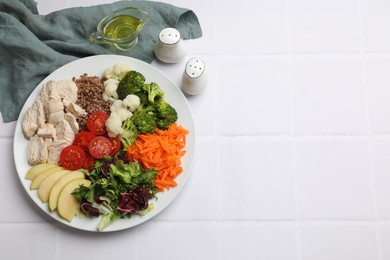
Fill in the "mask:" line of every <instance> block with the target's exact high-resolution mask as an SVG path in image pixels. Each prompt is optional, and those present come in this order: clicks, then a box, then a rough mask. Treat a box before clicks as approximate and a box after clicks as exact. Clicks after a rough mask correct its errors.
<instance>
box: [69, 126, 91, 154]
mask: <svg viewBox="0 0 390 260" xmlns="http://www.w3.org/2000/svg"><path fill="white" fill-rule="evenodd" d="M95 137H96V135H94V134H93V133H91V132H88V131H82V132H80V133H78V134H77V135H76V137H75V138H74V141H73V144H74V145H77V146H79V147H81V148H82V149H83V150H84V151H88V145H89V142H90V141H91V140H92V139H93V138H95Z"/></svg>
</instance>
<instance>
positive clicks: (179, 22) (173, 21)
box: [0, 0, 202, 122]
mask: <svg viewBox="0 0 390 260" xmlns="http://www.w3.org/2000/svg"><path fill="white" fill-rule="evenodd" d="M128 6H132V7H138V8H140V9H143V10H145V11H147V12H148V13H149V14H150V16H151V19H150V21H149V22H148V24H147V25H145V27H144V29H143V31H142V32H141V34H140V36H139V42H138V44H137V45H136V47H135V48H133V49H132V50H131V51H127V52H113V51H111V50H109V49H107V48H105V47H104V46H102V45H97V44H92V43H90V42H89V35H90V33H92V32H94V31H95V30H96V25H97V24H98V22H99V21H100V20H101V19H102V18H103V17H104V16H105V15H106V14H107V13H109V12H111V11H114V10H116V9H120V8H123V7H128ZM166 27H174V28H176V29H178V30H179V31H180V34H181V36H182V38H183V39H194V38H198V37H201V36H202V30H201V27H200V24H199V21H198V18H197V17H196V15H195V13H194V12H193V11H191V10H188V9H185V8H180V7H176V6H173V5H169V4H165V3H160V2H152V1H120V2H115V3H112V4H104V5H96V6H91V7H77V8H69V9H64V10H61V11H57V12H53V13H50V14H48V15H39V14H38V10H37V4H36V2H35V1H33V0H0V111H1V113H2V116H3V120H4V122H10V121H14V120H16V119H17V117H18V115H19V112H20V110H21V108H22V106H23V104H24V102H25V101H26V99H27V98H28V96H29V94H30V93H31V92H32V91H33V90H34V88H35V87H36V86H37V85H38V84H39V82H41V81H42V80H43V79H44V78H45V77H46V76H47V75H49V74H50V73H51V72H53V71H54V70H56V69H57V68H59V67H61V66H62V65H64V64H66V63H68V62H70V61H73V60H76V59H79V58H82V57H87V56H91V55H98V54H120V55H125V56H130V57H134V58H137V59H140V60H143V61H145V62H148V63H150V62H151V61H152V60H153V58H154V53H153V49H154V44H155V42H156V41H157V37H158V33H159V32H160V31H161V30H162V29H163V28H166Z"/></svg>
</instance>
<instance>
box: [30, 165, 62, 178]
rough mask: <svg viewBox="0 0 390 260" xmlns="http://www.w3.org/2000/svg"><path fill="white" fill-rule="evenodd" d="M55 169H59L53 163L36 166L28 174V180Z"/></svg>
mask: <svg viewBox="0 0 390 260" xmlns="http://www.w3.org/2000/svg"><path fill="white" fill-rule="evenodd" d="M53 167H58V165H55V164H53V163H42V164H37V165H34V166H32V167H31V168H30V170H28V172H27V174H26V180H32V179H34V178H35V177H36V176H37V175H38V174H40V173H41V172H43V171H45V170H47V169H50V168H53Z"/></svg>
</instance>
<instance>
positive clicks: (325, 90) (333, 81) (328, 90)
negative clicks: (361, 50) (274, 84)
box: [292, 56, 367, 134]
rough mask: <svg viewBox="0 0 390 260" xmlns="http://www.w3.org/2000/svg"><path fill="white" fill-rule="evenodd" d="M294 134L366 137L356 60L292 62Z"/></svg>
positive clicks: (359, 66) (321, 58)
mask: <svg viewBox="0 0 390 260" xmlns="http://www.w3.org/2000/svg"><path fill="white" fill-rule="evenodd" d="M292 85H293V86H292V88H293V90H292V92H293V122H294V132H295V133H296V134H366V133H367V112H366V103H365V89H364V85H363V78H362V64H361V60H360V59H359V58H353V57H348V56H347V57H345V56H343V57H340V56H330V57H329V56H311V57H308V58H306V57H305V58H301V57H298V58H294V59H292Z"/></svg>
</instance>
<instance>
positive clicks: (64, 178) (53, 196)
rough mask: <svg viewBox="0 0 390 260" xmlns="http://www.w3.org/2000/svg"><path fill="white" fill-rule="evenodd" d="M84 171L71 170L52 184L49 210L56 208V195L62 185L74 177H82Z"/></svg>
mask: <svg viewBox="0 0 390 260" xmlns="http://www.w3.org/2000/svg"><path fill="white" fill-rule="evenodd" d="M84 178H85V176H84V173H82V172H80V171H73V172H70V173H67V174H65V175H64V176H62V177H61V178H60V179H59V180H58V181H57V182H56V183H55V184H54V186H53V188H52V189H51V191H50V195H49V208H50V210H51V211H53V210H55V209H56V208H57V201H58V196H59V195H60V192H61V190H62V188H64V186H65V185H66V184H67V183H68V182H70V181H72V180H74V179H84Z"/></svg>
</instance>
